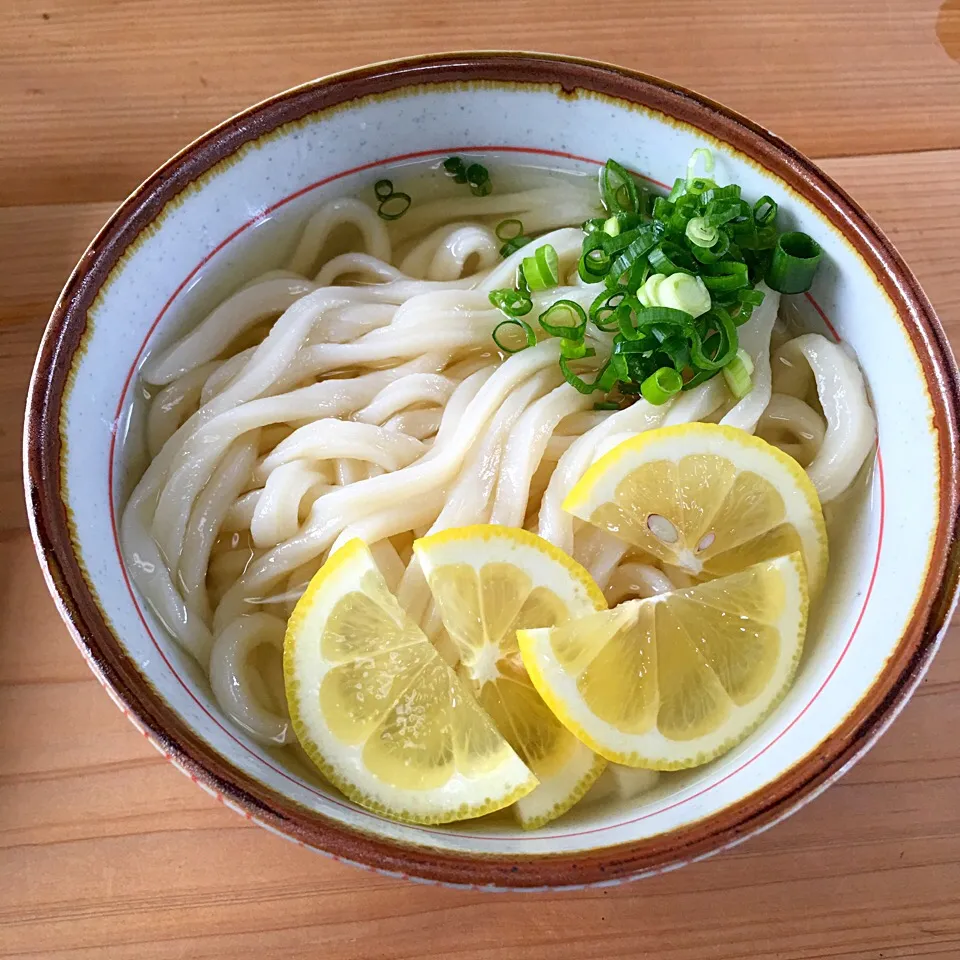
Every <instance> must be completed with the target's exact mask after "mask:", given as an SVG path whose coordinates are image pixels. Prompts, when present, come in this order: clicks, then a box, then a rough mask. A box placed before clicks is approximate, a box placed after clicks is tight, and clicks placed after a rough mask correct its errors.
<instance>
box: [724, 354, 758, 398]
mask: <svg viewBox="0 0 960 960" xmlns="http://www.w3.org/2000/svg"><path fill="white" fill-rule="evenodd" d="M752 376H753V360H752V359H751V357H750V354H749V353H747V351H746V350H738V351H737V355H736V356H735V357H734V358H733V359H732V360H731V361H730V362H729V363H728V364H727V365H726V366H725V367H724V368H723V379H724V380H726V381H727V386H728V387H729V388H730V392H731V393H732V394H733V395H734V396H735V397H736V398H737V399H738V400H742V399H743V398H744V397H745V396H746V395H747V394H748V393H749V392H750V391H751V390H752V389H753V380H752V379H751V377H752Z"/></svg>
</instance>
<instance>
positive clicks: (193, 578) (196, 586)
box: [180, 432, 257, 622]
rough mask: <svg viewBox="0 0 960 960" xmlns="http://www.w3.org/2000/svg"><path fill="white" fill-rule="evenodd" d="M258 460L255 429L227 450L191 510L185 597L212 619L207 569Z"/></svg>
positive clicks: (182, 572) (182, 571)
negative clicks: (235, 503) (216, 543)
mask: <svg viewBox="0 0 960 960" xmlns="http://www.w3.org/2000/svg"><path fill="white" fill-rule="evenodd" d="M256 459H257V434H256V433H255V432H254V433H252V434H249V435H248V436H246V437H244V438H243V439H242V440H238V441H237V442H236V443H235V444H234V445H233V446H232V447H231V448H230V449H229V450H228V451H227V453H226V456H224V458H223V459H222V460H221V461H220V463H218V464H217V469H216V470H214V472H213V475H212V476H211V477H210V482H209V483H208V484H207V485H206V486H205V487H204V488H203V492H202V493H201V494H200V496H199V497H197V500H196V503H195V504H194V505H193V510H191V511H190V519H189V521H188V523H187V529H186V534H185V536H184V538H183V551H182V553H181V556H180V581H181V583H182V584H183V597H184V600H186V602H187V604H188V605H189V606H190V607H192V608H193V609H194V610H196V611H197V613H199V614H200V616H202V617H203V619H204V620H206V621H208V622H209V619H210V607H209V604H208V602H207V590H206V572H207V566H208V565H209V563H210V551H211V550H212V549H213V543H214V541H215V540H216V539H217V534H218V533H219V532H220V527H221V526H222V524H223V520H224V518H225V517H226V515H227V512H228V511H229V509H230V507H231V506H232V504H233V502H234V500H236V499H237V497H238V496H239V494H240V491H241V490H245V489H246V487H247V484H248V483H249V479H250V471H251V470H252V469H253V465H254V463H255V462H256Z"/></svg>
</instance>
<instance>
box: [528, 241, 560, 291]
mask: <svg viewBox="0 0 960 960" xmlns="http://www.w3.org/2000/svg"><path fill="white" fill-rule="evenodd" d="M520 269H521V271H522V272H523V279H524V280H526V282H527V285H528V286H529V287H530V289H531V290H533V291H534V292H539V291H541V290H549V289H550V287H555V286H556V285H557V284H558V283H559V282H560V261H559V259H558V257H557V251H556V250H555V249H554V247H553V245H552V244H549V243H545V244H544V245H543V246H542V247H537V249H536V250H535V251H534V254H533V256H532V257H524V258H523V264H522V265H521V268H520Z"/></svg>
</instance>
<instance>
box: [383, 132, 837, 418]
mask: <svg viewBox="0 0 960 960" xmlns="http://www.w3.org/2000/svg"><path fill="white" fill-rule="evenodd" d="M698 166H700V168H701V170H702V174H699V173H698V169H697V168H698ZM444 168H445V169H446V171H447V173H448V174H450V175H451V176H453V177H454V178H457V177H462V179H461V181H460V182H464V183H466V182H469V183H470V184H471V189H473V188H475V187H480V186H482V184H484V183H486V182H488V180H489V177H488V176H487V175H486V171H484V170H483V168H482V167H480V165H479V164H473V165H471V166H470V167H469V168H467V167H466V166H464V164H463V161H462V160H460V159H459V158H458V157H450V158H448V160H447V161H445V163H444ZM477 168H479V169H477ZM713 171H714V163H713V154H712V153H711V152H710V151H709V150H705V149H699V150H695V151H694V153H693V155H692V156H691V158H690V163H689V164H688V167H687V171H686V176H685V177H678V178H677V179H676V181H675V183H674V186H673V189H672V190H671V191H670V194H669V196H666V197H664V196H658V197H654V198H653V200H652V203H651V202H648V199H647V197H646V195H644V194H642V193H641V191H640V190H639V188H638V186H637V183H636V181H635V180H634V178H633V175H632V174H631V173H630V172H629V171H628V169H627V168H626V167H625V166H623V165H622V164H619V163H617V161H615V160H610V161H608V162H607V164H606V165H605V166H604V167H603V168H602V169H601V171H600V197H601V201H602V203H603V206H604V208H605V210H606V215H605V216H601V217H594V218H592V219H590V220H587V221H586V222H585V223H584V224H583V227H582V229H583V244H582V247H581V250H580V258H579V262H578V267H577V269H578V272H579V275H580V278H581V279H582V280H583V281H584V282H586V283H589V284H599V285H601V286H600V291H601V292H600V293H599V294H597V295H596V296H595V297H594V300H593V302H592V303H591V305H590V308H589V310H588V311H585V310H584V308H583V307H581V306H580V304H579V303H577V302H575V301H573V300H558V301H557V302H556V303H554V304H552V305H550V306H548V307H547V308H546V309H545V310H544V311H543V312H542V313H541V314H540V316H539V318H538V322H539V323H540V326H541V328H542V329H543V331H544V333H546V334H547V335H549V336H555V337H557V338H559V340H560V370H561V372H562V374H563V377H564V379H565V380H566V382H567V383H569V384H570V385H571V386H572V387H574V389H576V390H578V391H579V392H580V393H584V394H590V393H595V392H601V393H610V392H611V391H616V394H615V396H616V398H617V399H613V398H611V399H609V400H601V401H600V402H598V403H597V404H596V405H595V408H596V409H598V410H613V409H619V408H620V407H621V406H622V401H621V399H620V398H629V397H635V396H638V395H639V396H643V397H645V398H646V399H647V400H649V401H650V402H651V403H665V402H666V401H667V400H669V399H670V397H672V396H675V395H676V394H677V393H679V392H680V391H681V390H692V389H694V388H695V387H696V386H698V385H699V384H701V383H704V382H706V381H707V380H709V379H710V378H711V377H714V376H716V374H717V373H719V372H721V371H723V374H724V377H725V380H726V382H727V384H728V385H729V388H730V390H731V392H732V393H733V394H734V396H736V397H737V398H740V397H742V396H745V395H746V394H747V393H748V392H749V390H750V389H751V388H752V380H751V377H752V372H753V371H752V362H751V360H750V357H749V355H748V354H746V353H745V352H744V351H743V350H741V349H740V344H739V337H738V334H737V327H738V326H739V325H741V324H744V323H746V322H747V321H748V320H749V319H750V316H751V314H752V312H753V310H754V309H756V308H757V307H758V306H759V305H760V304H761V303H763V293H762V291H760V290H757V289H756V285H757V284H758V283H759V282H760V281H761V280H762V279H764V278H765V279H766V281H767V283H769V284H770V286H771V287H773V288H774V289H776V290H779V291H780V292H782V293H794V292H802V291H804V290H807V289H809V287H810V284H811V282H812V279H813V272H814V270H815V269H816V267H817V264H818V263H819V261H820V259H821V258H822V250H821V249H820V247H819V245H817V244H816V242H815V241H814V240H812V239H811V238H810V237H808V236H807V235H806V234H802V233H787V234H782V235H781V234H780V233H779V231H778V229H777V216H778V212H779V210H778V206H777V203H776V201H775V200H773V199H772V198H771V197H768V196H764V197H761V198H760V199H759V200H757V201H756V202H755V203H753V204H751V203H749V202H747V201H746V200H744V199H743V197H742V196H741V190H740V187H739V186H738V185H737V184H727V185H723V186H721V185H719V184H717V183H716V182H715V181H714V180H713V179H712V176H713ZM384 189H386V188H384ZM391 190H392V186H391ZM379 195H380V194H379V192H378V196H379ZM496 232H497V238H498V239H499V240H501V241H503V244H504V246H503V248H502V249H501V254H502V255H503V256H508V255H509V254H511V253H513V252H515V251H516V250H519V249H520V248H521V247H522V246H524V245H526V244H527V243H530V242H531V241H530V238H528V237H526V236H524V234H523V224H522V223H521V222H520V221H519V220H515V219H514V220H504V221H502V222H501V223H500V224H498V225H497V228H496ZM557 261H558V258H557V253H556V250H554V249H553V247H551V246H550V245H549V244H543V245H541V246H540V247H539V248H537V249H536V250H535V251H534V252H533V253H532V254H531V255H529V256H526V257H524V258H523V260H522V262H521V264H520V266H519V268H518V270H517V280H516V289H513V290H495V291H493V292H492V293H491V294H490V301H491V303H493V304H494V305H495V306H496V307H497V308H498V309H500V310H501V312H502V313H503V314H504V315H505V316H506V317H507V320H506V321H504V322H501V323H500V324H499V325H498V326H497V328H496V329H497V330H498V331H499V330H500V329H501V328H502V327H503V325H504V323H506V324H507V325H513V326H518V327H520V328H521V330H522V332H523V334H524V341H525V343H526V344H527V345H532V343H534V342H535V341H536V336H535V334H534V333H533V330H532V328H531V327H530V324H528V323H526V322H525V321H521V320H520V319H519V318H520V317H521V316H525V315H526V314H528V313H529V312H530V311H531V310H532V309H533V297H532V295H533V294H534V293H540V292H542V291H544V290H548V289H550V288H552V287H556V286H557V285H558V284H559V282H560V280H559V264H558V262H557ZM588 322H591V323H593V324H594V325H595V326H596V328H597V329H598V330H600V331H603V332H605V333H606V334H608V339H609V340H610V341H611V343H610V345H611V353H610V357H609V359H608V360H607V361H606V362H605V363H604V364H603V365H602V366H601V367H600V369H599V370H598V371H597V372H596V373H595V374H594V375H593V378H592V380H588V379H585V378H584V377H583V376H581V375H580V374H578V373H576V372H575V371H574V370H572V369H571V363H573V362H574V361H578V360H582V359H584V358H587V357H591V356H593V355H594V353H595V351H594V349H593V348H591V347H587V345H586V342H585V339H586V328H587V325H588ZM514 336H516V335H514ZM495 340H496V341H497V344H498V346H501V344H500V339H499V337H495ZM501 348H502V349H507V350H511V349H516V348H510V347H501Z"/></svg>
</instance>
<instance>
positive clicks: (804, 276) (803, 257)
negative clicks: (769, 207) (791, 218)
mask: <svg viewBox="0 0 960 960" xmlns="http://www.w3.org/2000/svg"><path fill="white" fill-rule="evenodd" d="M822 257H823V249H822V248H821V246H820V244H819V243H817V241H816V240H814V239H813V237H811V236H808V235H807V234H805V233H782V234H780V236H779V238H778V239H777V245H776V246H775V247H774V248H773V259H772V260H771V261H770V268H769V269H768V270H767V278H766V279H767V286H769V287H770V288H771V289H773V290H777V291H779V292H780V293H804V292H805V291H807V290H809V289H810V287H811V286H812V285H813V275H814V274H815V273H816V272H817V267H818V266H820V260H821V258H822Z"/></svg>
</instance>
